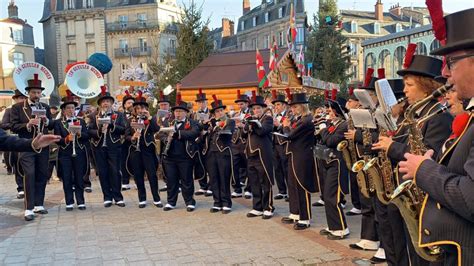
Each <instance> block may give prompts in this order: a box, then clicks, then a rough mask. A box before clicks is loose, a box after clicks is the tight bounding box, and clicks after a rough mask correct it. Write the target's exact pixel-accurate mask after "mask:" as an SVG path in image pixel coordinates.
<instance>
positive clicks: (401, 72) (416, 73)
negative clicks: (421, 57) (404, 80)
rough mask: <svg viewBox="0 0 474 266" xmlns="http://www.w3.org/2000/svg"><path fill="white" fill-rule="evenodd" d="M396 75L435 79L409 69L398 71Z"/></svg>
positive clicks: (429, 75)
mask: <svg viewBox="0 0 474 266" xmlns="http://www.w3.org/2000/svg"><path fill="white" fill-rule="evenodd" d="M397 74H398V75H399V76H402V77H403V76H405V75H415V76H423V77H427V78H433V79H434V78H435V76H434V75H433V74H431V73H428V72H424V71H418V70H411V69H409V68H407V69H401V70H398V71H397ZM374 90H375V89H374Z"/></svg>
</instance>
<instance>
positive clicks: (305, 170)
mask: <svg viewBox="0 0 474 266" xmlns="http://www.w3.org/2000/svg"><path fill="white" fill-rule="evenodd" d="M289 100H290V106H291V111H292V113H293V114H294V115H295V118H294V119H293V121H290V119H285V120H283V122H282V123H283V126H284V127H283V131H284V133H285V134H287V136H288V141H289V142H288V147H287V148H286V152H287V153H288V154H289V160H288V193H289V198H290V215H289V216H288V217H283V218H282V219H281V221H282V222H283V223H294V226H293V228H294V229H295V230H303V229H306V228H308V227H309V226H310V220H311V194H310V193H315V192H317V191H318V190H319V188H318V185H317V183H316V179H315V176H316V167H315V166H316V165H315V161H314V159H313V149H310V148H309V147H313V146H314V124H313V117H312V114H311V112H310V111H309V107H308V103H309V101H308V99H307V97H306V94H304V93H296V94H293V95H291V94H290V95H289Z"/></svg>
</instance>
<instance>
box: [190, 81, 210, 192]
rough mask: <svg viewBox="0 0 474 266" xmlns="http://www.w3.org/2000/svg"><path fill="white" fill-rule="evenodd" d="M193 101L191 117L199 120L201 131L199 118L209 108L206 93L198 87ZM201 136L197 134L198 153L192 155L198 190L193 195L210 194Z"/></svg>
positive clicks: (207, 112) (200, 124)
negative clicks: (195, 106) (195, 108)
mask: <svg viewBox="0 0 474 266" xmlns="http://www.w3.org/2000/svg"><path fill="white" fill-rule="evenodd" d="M195 102H196V103H197V105H198V110H197V112H196V113H195V114H194V115H193V119H194V120H196V121H198V122H199V127H200V129H201V132H202V122H203V120H201V119H199V117H200V116H201V115H207V116H209V108H208V107H207V98H206V94H205V93H203V92H202V89H199V93H198V94H196V100H195ZM203 142H204V141H203V137H202V134H201V136H199V141H197V146H198V148H199V153H198V154H197V156H194V170H193V171H194V178H195V179H197V180H198V181H199V190H198V191H196V193H194V195H196V196H199V195H205V196H206V197H209V196H212V190H211V189H210V188H209V183H208V180H207V171H206V167H205V166H206V162H205V160H204V159H205V158H204V157H205V156H204V152H203Z"/></svg>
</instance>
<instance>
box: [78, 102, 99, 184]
mask: <svg viewBox="0 0 474 266" xmlns="http://www.w3.org/2000/svg"><path fill="white" fill-rule="evenodd" d="M73 98H74V101H75V102H76V103H77V107H76V110H75V112H74V113H75V115H76V117H77V118H80V119H82V120H84V122H85V123H86V125H88V124H89V114H90V112H91V108H92V106H90V105H89V104H81V98H80V97H77V96H75V95H73ZM84 146H85V148H86V154H87V161H88V165H87V173H86V174H85V175H84V191H85V192H87V193H92V182H91V168H93V169H96V168H97V167H96V164H95V159H94V155H93V153H92V149H91V142H90V141H87V142H85V143H84Z"/></svg>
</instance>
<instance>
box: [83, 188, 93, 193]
mask: <svg viewBox="0 0 474 266" xmlns="http://www.w3.org/2000/svg"><path fill="white" fill-rule="evenodd" d="M84 191H85V192H86V193H92V188H90V187H86V188H84Z"/></svg>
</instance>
